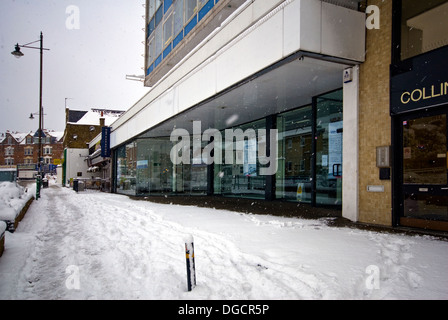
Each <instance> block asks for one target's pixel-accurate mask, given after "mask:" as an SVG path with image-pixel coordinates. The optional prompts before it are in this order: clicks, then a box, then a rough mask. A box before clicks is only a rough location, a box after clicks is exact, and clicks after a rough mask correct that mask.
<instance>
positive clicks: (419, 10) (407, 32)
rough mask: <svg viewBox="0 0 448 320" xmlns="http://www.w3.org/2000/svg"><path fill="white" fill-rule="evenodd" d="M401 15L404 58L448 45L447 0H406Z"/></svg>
mask: <svg viewBox="0 0 448 320" xmlns="http://www.w3.org/2000/svg"><path fill="white" fill-rule="evenodd" d="M401 15H402V20H401V59H402V60H405V59H408V58H411V57H414V56H416V55H419V54H422V53H425V52H428V51H431V50H434V49H437V48H440V47H443V46H446V45H448V33H447V32H446V30H448V1H447V0H431V1H421V0H406V1H403V4H402V12H401Z"/></svg>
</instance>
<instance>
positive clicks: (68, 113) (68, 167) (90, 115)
mask: <svg viewBox="0 0 448 320" xmlns="http://www.w3.org/2000/svg"><path fill="white" fill-rule="evenodd" d="M123 113H124V111H118V110H108V109H91V110H89V111H80V110H70V109H68V108H67V109H66V110H65V131H64V135H63V146H64V162H63V169H62V172H63V173H62V184H63V185H65V184H71V182H72V181H73V179H75V178H77V179H86V178H87V179H92V178H95V177H99V176H100V174H99V173H97V172H96V171H95V170H93V169H92V168H91V167H92V166H91V165H90V164H91V162H89V161H88V160H89V143H90V142H91V141H92V140H93V139H94V138H95V137H97V136H98V135H100V134H101V130H102V128H103V127H108V126H110V125H111V124H112V123H113V122H114V121H115V120H117V119H118V118H119V117H120V116H121V115H122V114H123Z"/></svg>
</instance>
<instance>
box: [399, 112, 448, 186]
mask: <svg viewBox="0 0 448 320" xmlns="http://www.w3.org/2000/svg"><path fill="white" fill-rule="evenodd" d="M446 142H447V141H446V115H445V114H442V115H437V116H432V117H425V118H419V119H415V120H407V121H404V122H403V182H404V183H405V184H433V185H437V184H439V185H440V184H447V174H446V170H447V168H446V164H447V159H446V157H447V153H446V151H447V150H446Z"/></svg>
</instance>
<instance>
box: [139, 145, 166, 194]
mask: <svg viewBox="0 0 448 320" xmlns="http://www.w3.org/2000/svg"><path fill="white" fill-rule="evenodd" d="M137 146H138V159H137V173H138V175H137V194H140V195H143V194H151V193H153V194H162V193H171V192H172V191H173V179H174V176H173V169H174V168H173V163H172V162H171V159H170V151H171V147H172V143H171V141H170V140H169V138H164V139H162V138H158V139H141V140H138V141H137Z"/></svg>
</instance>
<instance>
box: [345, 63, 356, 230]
mask: <svg viewBox="0 0 448 320" xmlns="http://www.w3.org/2000/svg"><path fill="white" fill-rule="evenodd" d="M343 90H344V94H343V99H344V100H343V108H344V135H343V165H342V168H343V177H342V216H343V217H344V218H347V219H349V220H351V221H355V222H356V221H358V217H359V210H358V209H359V205H358V203H359V160H358V159H359V130H358V129H359V128H358V125H359V66H355V67H353V68H352V81H351V82H348V83H344V86H343Z"/></svg>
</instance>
